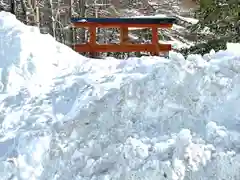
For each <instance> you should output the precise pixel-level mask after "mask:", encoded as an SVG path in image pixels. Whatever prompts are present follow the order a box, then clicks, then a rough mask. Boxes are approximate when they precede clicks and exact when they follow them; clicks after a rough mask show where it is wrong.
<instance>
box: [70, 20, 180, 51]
mask: <svg viewBox="0 0 240 180" xmlns="http://www.w3.org/2000/svg"><path fill="white" fill-rule="evenodd" d="M175 21H176V19H175V18H170V17H168V18H165V17H164V18H162V17H151V18H148V17H147V18H145V17H144V18H72V19H71V22H72V25H73V28H88V29H89V32H90V40H89V42H87V43H86V44H74V45H73V49H74V50H75V51H77V52H90V53H93V54H94V53H95V52H144V51H145V52H150V53H151V54H152V55H159V52H169V51H170V50H171V48H172V47H171V45H170V44H159V38H158V28H171V27H172V25H173V23H174V22H175ZM130 27H135V28H151V29H152V43H151V44H132V43H130V42H129V38H128V28H130ZM97 28H119V29H120V43H119V44H97V43H96V29H97Z"/></svg>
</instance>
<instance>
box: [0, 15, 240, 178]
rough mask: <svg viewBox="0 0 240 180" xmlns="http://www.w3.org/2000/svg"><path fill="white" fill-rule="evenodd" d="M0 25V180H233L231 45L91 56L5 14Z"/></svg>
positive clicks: (235, 133) (237, 166)
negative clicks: (202, 51)
mask: <svg viewBox="0 0 240 180" xmlns="http://www.w3.org/2000/svg"><path fill="white" fill-rule="evenodd" d="M0 29H1V31H0V40H1V43H0V46H1V47H0V49H1V53H0V66H1V69H2V73H1V74H2V76H1V82H2V84H3V88H2V89H3V91H2V93H1V94H0V107H1V109H0V118H1V119H0V120H1V121H0V122H1V129H0V166H1V169H3V171H1V172H0V175H1V179H2V180H9V179H23V180H25V179H26V180H28V179H32V180H46V179H48V180H63V179H72V180H110V179H116V180H136V179H141V180H145V179H151V180H165V179H168V180H186V179H189V180H202V179H211V180H218V179H228V180H238V179H239V178H240V173H239V172H240V163H239V162H240V156H239V155H240V153H239V145H240V142H239V137H240V133H239V121H240V118H239V117H240V112H239V110H238V109H239V108H238V105H239V104H240V101H239V97H240V96H239V95H240V92H239V87H240V86H239V85H240V76H239V75H240V56H239V55H238V53H235V52H236V51H235V50H233V49H237V47H240V45H239V44H234V45H233V44H231V45H230V46H229V49H228V50H226V51H220V52H217V53H215V52H213V51H212V52H210V53H209V54H206V55H205V56H203V57H202V56H198V55H190V56H189V57H188V59H187V60H185V59H184V58H183V56H182V55H181V54H177V53H174V52H171V53H170V58H169V59H165V58H160V57H142V58H131V59H128V60H116V59H113V58H108V59H106V60H92V59H87V58H85V57H82V56H80V55H77V54H76V53H75V52H73V51H72V50H70V49H69V48H67V47H65V46H63V45H60V44H59V43H57V42H55V41H54V40H53V39H52V38H51V37H50V36H47V35H41V34H39V32H38V31H37V30H36V29H35V28H32V27H27V26H25V25H23V24H21V23H20V22H19V21H17V20H16V19H15V17H14V16H13V15H11V14H9V13H6V12H0ZM28 63H29V64H31V66H33V67H34V68H32V69H31V68H30V65H29V64H28ZM29 68H30V70H29Z"/></svg>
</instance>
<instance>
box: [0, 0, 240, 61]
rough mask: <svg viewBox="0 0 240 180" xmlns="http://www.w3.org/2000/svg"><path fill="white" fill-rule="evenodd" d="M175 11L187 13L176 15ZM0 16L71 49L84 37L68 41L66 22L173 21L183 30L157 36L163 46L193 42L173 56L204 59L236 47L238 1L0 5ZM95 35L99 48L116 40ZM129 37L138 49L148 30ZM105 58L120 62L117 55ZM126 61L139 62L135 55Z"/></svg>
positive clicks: (25, 1)
mask: <svg viewBox="0 0 240 180" xmlns="http://www.w3.org/2000/svg"><path fill="white" fill-rule="evenodd" d="M184 3H185V4H184ZM181 5H182V6H186V7H185V8H187V9H188V10H187V11H181V8H179V7H181ZM188 6H189V7H188ZM189 9H190V10H189ZM0 10H5V11H10V12H12V13H13V14H15V15H16V17H17V18H18V19H19V20H21V21H22V22H24V23H25V24H28V25H33V26H37V27H39V28H40V30H41V32H42V33H49V34H51V35H52V36H53V37H54V38H56V40H57V41H59V42H61V43H64V44H66V45H71V44H72V43H73V41H77V42H80V43H81V42H84V41H85V40H86V39H87V38H88V36H87V31H86V30H84V29H80V30H78V31H77V32H76V33H77V39H75V40H74V37H73V32H72V31H73V30H72V28H71V24H70V18H71V17H123V16H126V14H127V15H128V16H137V15H156V14H166V15H169V16H175V17H176V18H177V20H178V22H177V24H179V25H181V26H184V27H185V28H186V31H184V32H176V31H174V32H169V30H166V31H165V30H164V31H161V34H160V36H161V38H162V39H166V40H171V39H173V38H175V39H176V38H178V39H179V40H180V41H183V42H184V41H193V42H194V45H192V46H191V47H187V48H182V49H178V50H177V51H179V52H181V53H183V54H184V55H187V54H189V53H191V54H204V53H208V52H209V51H210V50H211V49H214V50H216V51H217V50H219V49H224V48H225V46H226V42H240V1H239V0H198V1H195V0H188V1H187V0H179V1H178V0H177V1H176V0H155V1H152V0H151V1H150V0H0ZM180 13H182V14H184V13H185V15H187V16H189V17H194V18H196V19H198V20H199V22H198V23H197V24H191V23H188V22H183V21H182V20H181V19H179V18H178V16H177V15H179V14H180ZM170 31H171V30H170ZM98 33H99V34H101V35H103V36H101V38H100V37H99V39H98V40H99V42H105V43H109V42H111V41H115V40H116V39H117V38H118V35H119V32H118V30H117V29H107V30H103V29H99V31H98ZM134 34H136V35H137V36H139V37H140V39H141V41H142V43H145V42H147V41H148V40H149V39H150V37H149V35H150V33H149V31H148V30H141V31H140V30H139V31H138V30H136V31H132V35H133V37H134ZM102 37H103V38H102ZM130 38H131V36H130ZM132 39H133V40H134V38H132ZM106 55H108V56H109V55H111V56H115V57H123V54H122V53H112V54H111V53H110V54H109V53H108V54H105V55H104V56H106ZM126 55H127V56H129V55H130V54H124V56H126ZM132 55H137V56H139V54H135V53H133V54H132Z"/></svg>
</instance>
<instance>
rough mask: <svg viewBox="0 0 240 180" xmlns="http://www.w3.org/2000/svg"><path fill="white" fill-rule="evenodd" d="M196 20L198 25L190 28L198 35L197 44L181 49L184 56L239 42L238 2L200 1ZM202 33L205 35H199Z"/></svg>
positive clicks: (239, 18) (224, 0) (239, 14)
mask: <svg viewBox="0 0 240 180" xmlns="http://www.w3.org/2000/svg"><path fill="white" fill-rule="evenodd" d="M196 18H197V19H199V23H198V24H196V25H194V26H193V27H192V32H193V33H198V34H199V37H198V42H197V45H196V46H194V47H191V48H190V49H183V50H182V52H183V53H184V54H189V53H197V54H205V53H208V52H209V51H210V50H211V49H214V50H216V51H217V50H220V49H225V48H226V43H227V42H239V41H240V1H239V0H200V7H199V10H198V11H197V12H196ZM206 27H207V28H208V33H206V32H207V31H206ZM202 31H204V32H205V33H204V34H205V35H203V33H202V34H201V33H199V32H202ZM206 34H207V35H206Z"/></svg>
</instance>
